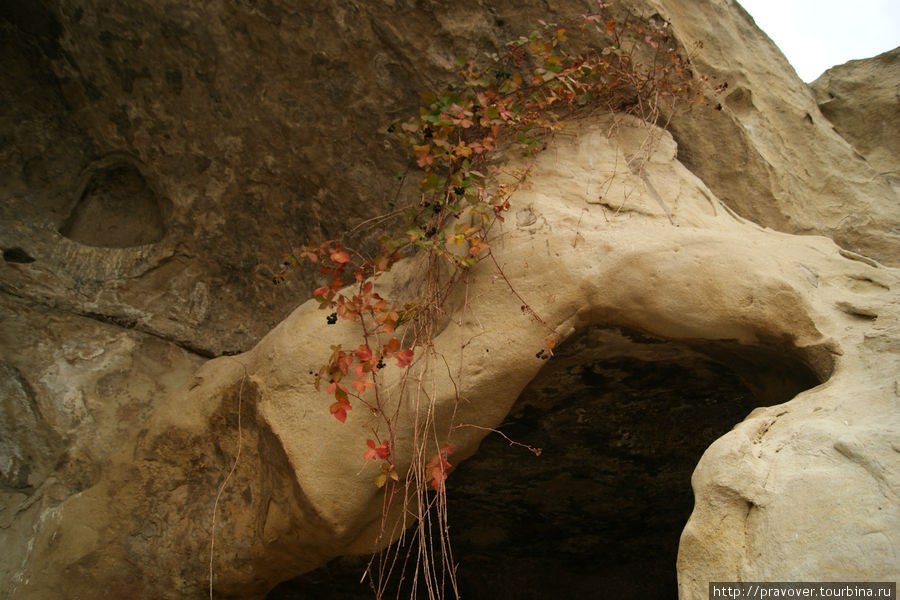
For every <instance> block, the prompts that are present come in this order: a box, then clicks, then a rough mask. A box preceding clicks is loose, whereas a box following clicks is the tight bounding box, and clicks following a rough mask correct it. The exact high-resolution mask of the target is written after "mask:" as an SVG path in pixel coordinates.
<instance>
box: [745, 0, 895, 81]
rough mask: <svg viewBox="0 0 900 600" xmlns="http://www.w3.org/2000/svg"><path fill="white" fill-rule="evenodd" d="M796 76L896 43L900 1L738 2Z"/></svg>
mask: <svg viewBox="0 0 900 600" xmlns="http://www.w3.org/2000/svg"><path fill="white" fill-rule="evenodd" d="M738 2H739V3H740V4H741V6H743V7H744V9H745V10H746V11H747V12H748V13H750V15H751V16H752V17H753V20H754V21H756V24H757V26H759V28H760V29H762V30H763V31H765V32H766V35H768V36H769V37H770V38H772V40H773V41H774V42H775V43H776V44H778V47H779V48H781V51H782V52H783V53H784V55H785V56H787V59H788V60H789V61H790V62H791V64H792V65H793V66H794V70H796V71H797V74H798V75H800V79H802V80H803V81H806V82H810V81H813V80H814V79H816V78H817V77H818V76H819V75H821V74H822V73H823V72H824V71H825V69H828V68H829V67H832V66H834V65H839V64H843V63H845V62H847V61H848V60H853V59H857V58H869V57H870V56H875V55H877V54H881V53H882V52H886V51H888V50H892V49H894V48H896V47H897V46H900V0H738Z"/></svg>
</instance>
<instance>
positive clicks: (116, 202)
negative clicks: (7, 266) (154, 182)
mask: <svg viewBox="0 0 900 600" xmlns="http://www.w3.org/2000/svg"><path fill="white" fill-rule="evenodd" d="M168 204H169V203H168V201H167V200H166V199H164V198H162V197H160V195H159V194H157V193H156V192H155V191H154V190H153V189H152V188H151V187H150V185H149V184H148V183H147V179H146V178H145V176H144V173H143V172H142V170H141V169H140V168H139V167H138V166H137V165H136V164H135V162H134V161H133V160H127V159H124V158H121V157H112V158H107V159H104V160H101V161H98V163H97V164H95V165H93V166H92V167H90V168H89V169H88V171H87V175H86V182H85V184H84V185H83V188H82V189H81V191H80V194H79V196H78V201H77V203H76V204H75V206H74V207H73V208H72V211H71V213H70V214H69V216H68V218H67V219H66V221H65V222H64V223H63V225H62V227H60V230H59V232H60V234H62V235H64V236H65V237H67V238H69V239H71V240H73V241H76V242H79V243H81V244H85V245H87V246H99V247H104V248H128V247H132V246H142V245H145V244H153V243H155V242H158V241H160V240H161V239H162V238H163V236H164V235H165V233H166V227H165V216H166V213H167V212H169V211H168V208H169V206H168Z"/></svg>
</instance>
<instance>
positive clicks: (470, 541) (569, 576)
mask: <svg viewBox="0 0 900 600" xmlns="http://www.w3.org/2000/svg"><path fill="white" fill-rule="evenodd" d="M726 350H727V351H726ZM734 366H739V369H734V368H733V367H734ZM737 371H740V372H741V373H742V375H743V377H744V378H745V379H746V380H747V381H748V383H749V385H748V383H745V382H744V381H742V380H741V376H739V375H738V374H737ZM759 380H773V381H780V382H781V384H782V385H781V387H780V389H779V390H777V391H775V392H774V393H770V394H768V395H766V391H767V390H766V389H761V388H759V386H758V385H756V382H758V381H759ZM819 383H820V380H819V377H818V376H817V375H816V374H815V373H813V372H812V371H811V370H810V369H809V368H808V367H807V366H806V365H805V364H804V363H803V361H802V360H801V359H799V358H796V357H794V356H793V355H791V354H790V353H789V352H786V351H783V350H775V349H771V348H763V347H758V346H738V345H728V347H727V349H717V351H708V349H705V348H697V347H692V346H691V345H690V344H679V343H673V342H669V341H667V340H664V339H661V338H656V337H653V336H648V335H646V334H642V333H640V332H636V331H627V330H624V331H623V330H619V329H616V328H612V329H607V328H602V327H596V326H595V327H590V328H588V329H586V330H583V331H580V332H578V333H576V334H573V336H572V337H571V338H569V339H568V340H567V341H566V342H565V343H563V344H562V345H561V346H560V347H559V348H558V349H557V350H556V352H555V356H554V357H553V358H552V359H551V360H549V362H547V363H545V365H544V366H543V368H541V370H540V372H539V373H538V374H537V376H536V377H535V378H534V380H532V381H531V383H529V384H528V386H527V387H526V388H525V389H524V390H523V391H522V393H521V395H520V396H519V398H518V400H517V401H516V403H515V405H514V406H513V408H512V410H511V411H510V414H509V416H507V418H506V419H504V421H503V424H502V425H501V427H500V430H501V431H502V432H503V433H504V434H505V435H507V436H508V437H509V438H510V439H511V440H514V441H516V442H518V443H523V444H528V445H531V446H534V447H539V448H540V449H541V454H540V456H539V457H535V456H533V455H532V454H531V453H529V452H528V451H527V450H525V449H523V448H521V447H515V446H514V445H511V444H509V443H508V442H507V440H506V439H503V438H501V437H500V436H495V435H489V436H488V437H487V438H485V439H484V441H482V443H481V445H480V446H479V448H478V452H477V453H476V454H475V456H473V457H472V458H471V459H469V460H468V461H466V462H465V463H463V464H462V465H460V466H459V467H458V468H457V469H456V470H455V471H454V473H453V478H452V480H451V487H450V490H449V496H448V512H449V514H450V520H451V539H450V541H451V545H452V548H453V556H454V558H455V559H456V560H457V562H458V564H459V571H458V577H459V586H460V592H461V594H462V597H464V598H496V599H497V600H505V599H510V600H513V599H515V600H526V599H532V598H534V599H543V598H551V597H566V598H588V597H593V596H596V595H597V594H598V592H599V591H601V590H602V593H603V595H604V596H608V597H615V598H622V599H625V600H627V599H632V598H634V599H638V598H673V597H676V596H677V589H676V588H677V582H676V572H675V560H676V554H677V550H678V541H679V536H680V535H681V531H682V529H683V528H684V525H685V523H686V522H687V519H688V517H689V516H690V513H691V509H692V508H693V497H692V494H691V488H690V479H691V473H692V472H693V470H694V467H695V466H696V464H697V461H698V460H699V458H700V456H701V455H702V454H703V451H704V450H705V449H706V448H707V447H708V446H709V445H710V444H711V443H712V442H713V441H714V440H715V439H717V438H718V437H720V436H721V435H723V434H725V433H726V432H727V431H728V430H729V429H731V428H732V427H733V426H734V425H735V424H736V423H738V422H740V421H742V420H743V419H744V418H745V417H746V416H747V415H748V414H749V413H750V412H751V411H752V410H753V409H755V408H756V407H758V406H767V405H771V404H777V403H781V402H784V401H787V400H789V399H790V398H792V397H793V396H795V395H796V394H797V393H799V392H801V391H803V390H805V389H809V388H810V387H813V386H815V385H817V384H819ZM751 387H752V388H755V391H756V393H755V394H754V391H751ZM773 389H774V388H772V387H770V388H768V390H773ZM367 561H368V557H363V558H361V559H357V560H351V559H339V560H337V561H335V562H334V563H333V564H329V565H328V566H327V567H325V568H323V569H320V570H317V571H314V572H312V573H309V574H307V575H304V576H302V577H299V578H297V579H295V580H292V581H289V582H285V583H284V584H282V585H280V586H278V587H277V588H276V589H275V590H273V592H272V593H271V594H269V595H268V596H267V598H268V599H269V600H300V599H305V600H314V599H317V598H322V599H323V600H324V599H325V598H347V599H349V598H359V599H360V600H363V599H366V598H370V597H371V596H372V593H371V591H370V590H369V588H368V586H367V585H366V584H364V583H360V581H359V580H360V575H361V573H362V572H363V571H364V570H365V567H366V563H367ZM405 585H406V587H407V588H408V586H409V583H406V584H405ZM404 589H405V588H404ZM392 593H393V588H392ZM405 596H406V594H405V593H404V594H401V597H405ZM423 597H424V595H423Z"/></svg>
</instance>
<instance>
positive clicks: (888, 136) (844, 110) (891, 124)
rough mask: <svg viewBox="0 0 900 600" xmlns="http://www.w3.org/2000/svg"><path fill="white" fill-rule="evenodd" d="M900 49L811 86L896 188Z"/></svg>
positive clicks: (831, 72) (825, 110)
mask: <svg viewBox="0 0 900 600" xmlns="http://www.w3.org/2000/svg"><path fill="white" fill-rule="evenodd" d="M898 73H900V48H895V49H894V50H891V51H890V52H885V53H884V54H880V55H878V56H876V57H874V58H869V59H865V60H851V61H850V62H848V63H846V64H843V65H837V66H835V67H832V68H830V69H828V70H827V71H825V72H824V73H823V74H822V75H821V76H820V77H819V78H818V79H816V80H815V81H814V82H813V83H812V84H811V87H812V89H813V91H814V92H815V94H816V102H818V104H819V110H821V111H822V114H823V115H825V117H826V118H827V119H828V120H829V121H830V122H831V123H832V124H833V125H834V129H835V131H837V132H838V133H839V134H840V135H841V137H843V138H844V139H846V140H847V141H848V142H850V144H851V145H852V146H853V147H854V148H855V149H856V150H857V151H858V152H859V153H860V154H862V155H863V157H865V159H866V161H868V162H869V163H870V164H871V165H872V166H873V168H874V169H875V170H876V171H879V173H880V174H881V175H882V176H885V177H887V178H888V180H889V181H891V182H892V183H893V184H894V185H896V183H897V178H898V177H900V174H898V170H900V159H898V157H900V141H898V140H900V105H898V102H897V98H898V95H900V90H898V88H897V79H898V76H900V75H898Z"/></svg>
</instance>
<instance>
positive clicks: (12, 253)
mask: <svg viewBox="0 0 900 600" xmlns="http://www.w3.org/2000/svg"><path fill="white" fill-rule="evenodd" d="M3 260H5V261H6V262H10V263H33V262H34V258H33V257H32V256H31V255H29V254H28V253H27V252H25V251H24V250H22V249H21V248H19V247H15V248H7V249H6V250H4V251H3Z"/></svg>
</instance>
